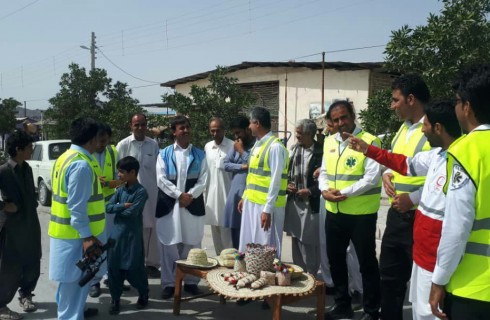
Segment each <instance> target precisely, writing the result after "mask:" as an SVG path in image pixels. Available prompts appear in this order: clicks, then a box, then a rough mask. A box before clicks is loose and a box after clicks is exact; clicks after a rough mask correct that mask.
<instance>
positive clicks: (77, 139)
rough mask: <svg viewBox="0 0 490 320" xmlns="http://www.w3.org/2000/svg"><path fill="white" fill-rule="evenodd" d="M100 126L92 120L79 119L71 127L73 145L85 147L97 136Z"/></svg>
mask: <svg viewBox="0 0 490 320" xmlns="http://www.w3.org/2000/svg"><path fill="white" fill-rule="evenodd" d="M98 131H99V125H98V124H97V122H96V121H95V120H94V119H92V118H86V117H82V118H77V119H75V120H73V122H72V123H71V125H70V139H71V143H73V144H76V145H77V146H83V145H84V144H86V143H87V142H89V141H90V140H92V139H93V138H95V137H96V136H97V132H98Z"/></svg>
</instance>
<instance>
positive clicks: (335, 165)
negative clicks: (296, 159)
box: [323, 131, 381, 215]
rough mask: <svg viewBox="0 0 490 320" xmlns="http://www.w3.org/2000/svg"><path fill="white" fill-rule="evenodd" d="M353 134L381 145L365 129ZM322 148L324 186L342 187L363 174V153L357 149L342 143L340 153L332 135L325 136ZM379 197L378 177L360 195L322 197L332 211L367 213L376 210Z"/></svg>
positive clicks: (364, 159)
mask: <svg viewBox="0 0 490 320" xmlns="http://www.w3.org/2000/svg"><path fill="white" fill-rule="evenodd" d="M356 137H358V138H360V139H362V140H364V141H365V142H367V143H368V144H372V143H373V142H376V143H377V144H378V146H379V145H381V142H380V141H379V138H377V137H375V136H373V135H371V134H369V133H367V132H365V131H361V132H359V133H358V134H357V135H356ZM324 146H325V150H324V151H323V158H324V163H326V164H327V167H326V171H327V175H328V187H329V188H333V189H337V190H342V189H344V188H347V187H349V186H351V185H353V184H354V183H355V182H357V181H358V180H359V179H361V178H362V177H363V176H364V162H365V161H366V156H365V155H364V154H362V153H361V152H357V151H354V150H352V149H351V148H349V147H346V148H345V149H344V150H343V151H342V153H340V142H339V141H337V140H336V139H335V135H332V136H329V137H328V138H327V139H326V140H325V144H324ZM380 201H381V180H380V181H379V183H378V185H376V186H375V187H373V188H372V189H369V190H367V191H366V192H364V193H363V194H361V195H358V196H353V197H348V198H347V199H346V200H344V201H340V202H330V201H325V208H326V209H327V210H328V211H330V212H333V213H338V212H341V213H345V214H356V215H361V214H370V213H376V212H377V211H378V209H379V207H380Z"/></svg>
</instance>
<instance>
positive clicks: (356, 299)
mask: <svg viewBox="0 0 490 320" xmlns="http://www.w3.org/2000/svg"><path fill="white" fill-rule="evenodd" d="M351 298H352V300H351V304H352V310H354V311H358V310H362V308H363V305H362V293H360V292H359V291H354V292H353V293H352V294H351Z"/></svg>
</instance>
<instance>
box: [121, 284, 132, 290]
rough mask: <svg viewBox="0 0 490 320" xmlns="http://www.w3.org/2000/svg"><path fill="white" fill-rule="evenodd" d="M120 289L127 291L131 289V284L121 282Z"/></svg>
mask: <svg viewBox="0 0 490 320" xmlns="http://www.w3.org/2000/svg"><path fill="white" fill-rule="evenodd" d="M122 289H123V291H129V290H131V286H128V285H127V284H123V286H122Z"/></svg>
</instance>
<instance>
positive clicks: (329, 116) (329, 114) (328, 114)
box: [325, 108, 332, 121]
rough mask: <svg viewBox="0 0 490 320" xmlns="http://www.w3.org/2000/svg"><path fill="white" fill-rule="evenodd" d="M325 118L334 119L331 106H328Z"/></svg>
mask: <svg viewBox="0 0 490 320" xmlns="http://www.w3.org/2000/svg"><path fill="white" fill-rule="evenodd" d="M325 119H327V120H330V121H332V113H331V112H330V108H328V111H327V113H326V114H325Z"/></svg>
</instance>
